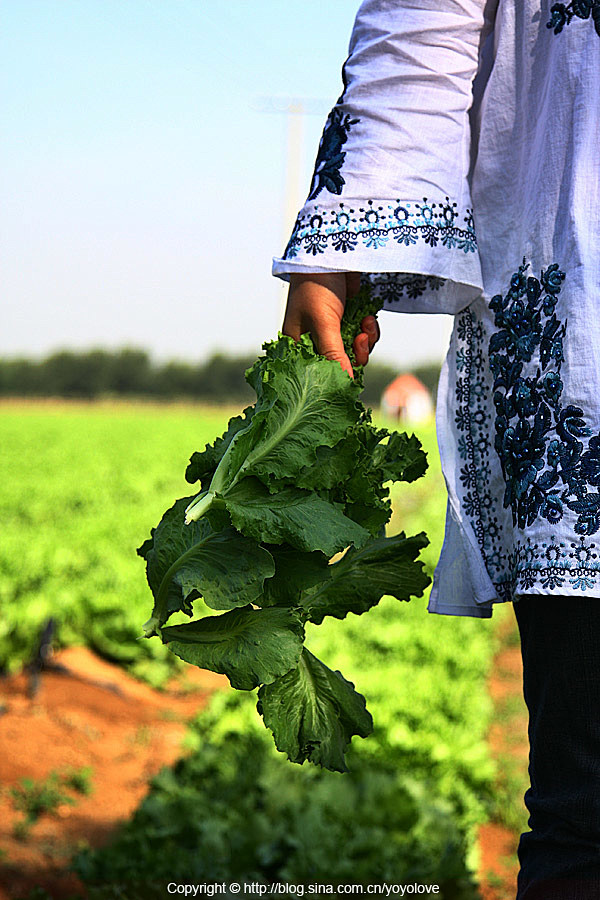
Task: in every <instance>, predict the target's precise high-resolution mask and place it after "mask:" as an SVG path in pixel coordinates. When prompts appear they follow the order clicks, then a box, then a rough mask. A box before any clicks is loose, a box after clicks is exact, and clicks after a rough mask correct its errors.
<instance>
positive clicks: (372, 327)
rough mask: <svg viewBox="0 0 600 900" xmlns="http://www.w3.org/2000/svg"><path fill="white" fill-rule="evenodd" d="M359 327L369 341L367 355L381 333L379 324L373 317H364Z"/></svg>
mask: <svg viewBox="0 0 600 900" xmlns="http://www.w3.org/2000/svg"><path fill="white" fill-rule="evenodd" d="M360 327H361V329H362V330H363V332H364V333H365V334H366V335H367V337H368V339H369V353H370V352H371V350H372V349H373V347H374V346H375V344H376V343H377V341H378V340H379V338H380V337H381V331H380V330H379V323H378V321H377V319H376V318H375V316H365V318H364V319H363V320H362V322H361V323H360Z"/></svg>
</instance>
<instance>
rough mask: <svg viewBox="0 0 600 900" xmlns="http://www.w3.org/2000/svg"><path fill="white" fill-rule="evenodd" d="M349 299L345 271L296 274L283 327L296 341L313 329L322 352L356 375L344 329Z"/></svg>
mask: <svg viewBox="0 0 600 900" xmlns="http://www.w3.org/2000/svg"><path fill="white" fill-rule="evenodd" d="M345 302H346V277H345V275H344V274H343V273H341V272H340V273H330V274H319V275H317V274H314V275H312V274H311V275H308V274H307V275H305V274H298V275H292V276H291V277H290V290H289V294H288V302H287V308H286V312H285V317H284V321H283V327H282V330H283V333H284V334H288V335H290V337H293V338H294V340H298V339H299V337H300V335H301V334H304V333H305V332H310V334H311V336H312V338H313V340H314V342H315V345H316V348H317V350H318V351H319V353H321V354H322V355H323V356H325V357H326V358H327V359H331V360H334V361H336V362H339V363H340V365H341V367H342V369H344V371H346V372H347V373H348V374H349V375H350V377H351V378H352V377H354V373H353V371H352V364H351V363H350V360H349V358H348V356H347V354H346V351H345V349H344V344H343V341H342V336H341V332H340V324H341V320H342V315H343V312H344V305H345Z"/></svg>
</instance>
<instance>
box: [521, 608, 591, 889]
mask: <svg viewBox="0 0 600 900" xmlns="http://www.w3.org/2000/svg"><path fill="white" fill-rule="evenodd" d="M514 609H515V615H516V617H517V622H518V625H519V631H520V634H521V652H522V656H523V690H524V695H525V702H526V703H527V707H528V709H529V742H530V755H529V775H530V779H531V786H530V788H529V789H528V790H527V792H526V794H525V804H526V806H527V809H528V811H529V828H530V829H531V830H530V831H529V832H526V833H524V834H522V835H521V839H520V842H519V848H518V855H519V861H520V864H521V871H520V873H519V881H518V893H517V900H600V598H598V597H585V596H581V597H552V596H549V595H543V596H534V595H530V596H526V597H522V598H520V599H519V600H517V601H515V603H514Z"/></svg>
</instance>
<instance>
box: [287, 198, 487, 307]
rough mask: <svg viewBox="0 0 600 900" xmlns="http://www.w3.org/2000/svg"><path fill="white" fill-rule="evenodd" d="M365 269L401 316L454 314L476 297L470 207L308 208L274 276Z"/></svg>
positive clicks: (372, 203) (358, 203)
mask: <svg viewBox="0 0 600 900" xmlns="http://www.w3.org/2000/svg"><path fill="white" fill-rule="evenodd" d="M335 271H337V272H340V271H345V272H363V273H365V275H366V276H367V277H368V279H369V281H370V282H371V284H372V285H373V287H374V288H375V290H376V291H377V292H378V293H380V294H381V295H382V296H383V299H384V306H385V307H386V308H388V309H392V310H396V311H398V312H431V313H433V312H437V313H450V314H454V313H456V312H459V311H460V310H461V309H463V308H465V307H466V306H468V305H469V304H470V303H471V302H472V301H473V300H474V299H475V298H476V297H478V296H479V295H480V294H481V291H482V282H481V269H480V264H479V256H478V253H477V239H476V236H475V230H474V227H473V218H472V213H471V210H470V209H468V208H465V209H459V208H458V204H457V203H455V202H452V201H451V200H450V199H449V198H448V197H441V198H438V199H437V200H436V201H433V200H430V199H428V198H421V199H420V200H416V201H415V200H410V201H407V200H401V199H390V200H368V201H365V200H360V199H359V200H345V201H344V202H339V203H329V204H319V203H307V204H306V205H305V206H304V208H303V209H302V210H301V212H300V214H299V216H298V219H297V220H296V224H295V226H294V229H293V231H292V235H291V237H290V240H289V242H288V245H287V247H286V250H285V253H284V254H283V256H282V257H281V258H276V259H274V260H273V274H274V275H276V276H278V277H280V278H283V279H285V280H289V276H290V274H291V273H292V272H335Z"/></svg>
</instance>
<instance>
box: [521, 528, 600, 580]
mask: <svg viewBox="0 0 600 900" xmlns="http://www.w3.org/2000/svg"><path fill="white" fill-rule="evenodd" d="M510 565H511V570H512V572H513V577H514V579H515V580H516V579H517V578H518V579H519V589H520V591H521V592H522V593H524V592H526V591H531V590H532V589H534V588H535V587H536V586H537V585H540V586H541V587H542V588H543V589H544V590H545V591H555V590H561V588H562V589H563V590H564V588H565V587H566V586H570V587H571V589H572V590H575V591H581V592H583V593H584V592H585V591H589V590H592V589H593V588H595V587H596V586H597V585H598V583H600V559H599V558H598V548H597V545H596V544H594V543H592V542H591V541H586V538H585V537H581V538H579V541H577V542H575V541H568V542H566V543H565V542H564V541H558V540H556V538H555V537H554V536H552V537H551V538H550V540H549V541H547V542H544V543H541V544H540V543H537V542H535V543H534V542H532V541H531V539H530V538H528V539H527V541H526V542H525V543H524V544H523V543H521V542H520V541H518V542H517V543H516V545H515V550H514V553H513V554H511V559H510Z"/></svg>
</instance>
